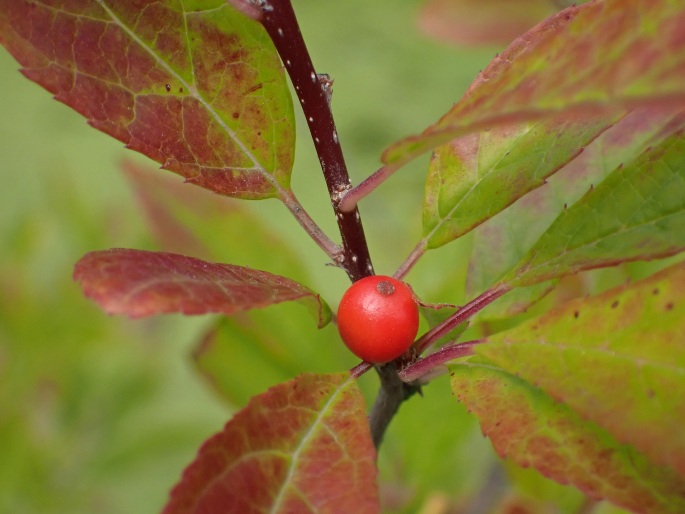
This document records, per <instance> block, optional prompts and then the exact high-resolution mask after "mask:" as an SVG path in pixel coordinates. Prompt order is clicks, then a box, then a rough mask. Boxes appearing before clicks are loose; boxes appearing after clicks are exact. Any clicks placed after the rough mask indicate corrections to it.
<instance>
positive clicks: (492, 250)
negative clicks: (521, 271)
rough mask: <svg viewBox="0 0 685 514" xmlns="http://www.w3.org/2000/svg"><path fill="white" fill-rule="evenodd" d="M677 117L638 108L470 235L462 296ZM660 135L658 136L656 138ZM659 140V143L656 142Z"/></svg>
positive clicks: (506, 300)
mask: <svg viewBox="0 0 685 514" xmlns="http://www.w3.org/2000/svg"><path fill="white" fill-rule="evenodd" d="M680 123H681V114H680V113H675V114H674V113H673V112H672V111H671V110H670V109H668V110H665V109H638V110H635V111H633V112H632V113H631V114H629V115H628V116H626V117H625V118H623V119H622V120H620V121H619V122H618V123H616V124H615V125H614V126H612V127H611V128H609V129H608V130H606V131H605V132H603V133H602V135H601V136H599V137H598V138H597V139H596V140H595V141H593V142H592V144H591V145H589V146H588V147H587V148H585V149H584V150H583V152H582V153H581V154H580V155H579V156H578V157H576V158H575V159H574V160H573V161H571V162H570V163H568V164H567V165H566V166H564V167H563V169H561V170H560V171H559V172H557V173H555V174H554V175H552V176H551V177H549V178H548V179H547V180H546V181H545V182H546V183H545V185H544V186H543V187H540V188H538V189H536V190H534V191H531V192H530V193H528V194H526V195H525V197H523V198H521V199H519V200H518V201H517V202H516V203H514V204H513V205H511V206H510V207H508V208H507V209H506V211H505V212H503V213H502V214H501V215H499V216H495V217H493V218H491V219H489V220H488V221H487V222H485V223H484V224H483V225H481V226H479V227H478V228H476V230H474V232H473V247H472V254H471V258H470V261H469V276H468V281H467V284H466V289H467V296H468V297H470V298H473V297H475V296H477V295H478V294H480V293H482V292H483V291H485V290H486V289H488V288H489V287H491V286H492V285H493V284H494V283H495V282H496V281H497V280H498V279H499V278H501V277H502V276H503V275H504V274H505V273H506V272H508V271H510V270H511V269H512V268H513V267H514V266H515V265H516V264H517V263H518V262H519V261H520V260H521V259H522V258H523V257H524V255H525V254H526V253H527V252H528V251H529V250H530V248H531V247H532V246H533V245H534V244H535V243H536V241H537V240H538V239H539V238H540V236H541V235H542V234H543V233H544V232H545V231H546V230H547V229H548V228H549V226H550V225H551V224H552V222H553V221H554V219H555V218H556V217H557V216H559V214H560V213H561V212H563V211H564V209H565V208H566V206H567V205H572V204H573V203H575V202H576V201H577V200H578V199H579V198H581V197H582V196H583V195H584V194H585V193H586V192H587V191H588V189H590V186H591V185H592V184H599V183H600V182H601V181H602V180H604V178H606V176H607V175H608V174H609V173H611V171H612V170H614V169H616V167H618V166H619V165H621V163H629V162H631V161H632V160H634V159H635V157H636V156H638V155H640V154H641V153H642V152H644V150H645V149H646V148H647V147H648V146H649V145H650V144H654V143H655V138H656V140H657V142H658V141H660V140H661V139H663V137H665V136H667V135H668V134H669V132H670V131H672V130H674V129H677V128H679V126H680V125H679V124H680ZM662 136H663V137H662ZM660 138H661V139H660ZM553 286H554V284H553V283H551V282H546V283H543V284H536V285H534V286H531V287H528V288H518V289H516V290H514V291H511V292H510V293H507V294H506V295H505V296H503V297H502V298H500V299H498V300H496V301H495V302H493V303H492V304H491V305H489V306H488V307H486V308H485V309H483V310H482V311H480V312H479V313H478V314H477V315H476V318H479V319H501V318H505V317H509V316H512V315H514V314H518V313H520V312H522V311H524V310H526V309H527V308H528V307H529V306H530V305H531V304H532V303H535V302H536V301H537V300H539V299H540V298H541V297H542V296H544V295H545V294H546V293H547V292H549V291H550V289H551V288H552V287H553Z"/></svg>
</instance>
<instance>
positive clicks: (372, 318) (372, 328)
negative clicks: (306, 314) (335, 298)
mask: <svg viewBox="0 0 685 514" xmlns="http://www.w3.org/2000/svg"><path fill="white" fill-rule="evenodd" d="M418 329H419V307H418V305H417V303H416V301H415V300H414V295H413V294H412V291H411V289H410V288H409V286H407V284H405V283H404V282H400V281H399V280H396V279H394V278H392V277H384V276H379V275H375V276H371V277H366V278H363V279H361V280H359V281H358V282H355V283H354V284H352V285H351V286H350V288H349V289H348V290H347V291H346V292H345V294H344V295H343V297H342V300H340V307H339V308H338V330H339V331H340V337H342V340H343V342H344V343H345V344H346V345H347V347H348V348H349V349H350V351H351V352H352V353H354V354H355V355H356V356H357V357H359V358H360V359H363V360H365V361H366V362H373V363H375V364H380V363H383V362H388V361H391V360H393V359H396V358H397V357H399V356H400V355H402V354H403V353H404V352H405V351H406V350H407V349H408V348H409V347H410V346H411V344H412V342H414V338H415V337H416V333H417V331H418Z"/></svg>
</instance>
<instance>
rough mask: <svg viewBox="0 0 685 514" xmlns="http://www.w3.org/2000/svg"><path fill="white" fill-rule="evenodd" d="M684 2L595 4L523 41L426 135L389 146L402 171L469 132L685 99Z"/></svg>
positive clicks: (601, 0) (386, 157) (612, 0)
mask: <svg viewBox="0 0 685 514" xmlns="http://www.w3.org/2000/svg"><path fill="white" fill-rule="evenodd" d="M683 20H685V7H684V6H683V4H682V2H673V1H668V0H650V1H645V0H597V1H594V2H589V3H587V4H583V5H581V6H578V7H569V8H568V9H565V10H564V11H562V12H560V13H558V14H556V15H554V16H551V17H550V18H548V19H546V20H545V21H543V22H542V23H540V24H538V25H536V26H535V27H533V28H532V29H531V30H529V31H528V32H526V33H525V34H524V35H522V36H521V37H519V38H517V39H516V40H515V41H514V42H512V44H511V45H510V46H509V47H508V48H507V49H506V50H505V51H504V52H503V53H502V54H501V55H500V56H499V57H496V58H495V59H493V61H492V62H491V63H490V64H489V65H488V67H487V68H486V69H485V70H484V71H483V72H482V73H481V74H480V75H479V76H478V77H477V78H476V80H475V81H474V82H473V84H472V85H471V87H470V88H469V90H468V91H467V92H466V94H465V95H464V97H463V98H462V99H461V100H460V101H459V102H458V103H456V104H455V105H454V106H453V107H452V108H451V109H450V110H449V111H448V112H447V113H446V114H445V115H444V116H443V117H442V118H441V119H440V120H439V121H438V122H436V123H435V124H433V125H431V126H429V127H428V128H426V129H425V130H424V131H423V133H421V134H417V135H414V136H409V137H407V138H405V139H403V140H401V141H399V142H397V143H395V144H394V145H392V146H390V147H389V148H387V149H386V150H385V152H384V154H383V162H385V163H386V164H391V165H392V166H393V167H398V166H400V165H402V164H403V163H405V162H407V161H409V160H411V159H413V158H414V157H416V156H417V155H420V154H421V153H423V152H425V151H427V150H430V149H431V148H434V147H436V146H439V145H440V144H443V143H446V142H448V141H450V140H453V139H455V138H457V137H461V136H463V135H465V134H469V133H473V132H480V131H483V130H487V129H492V128H493V127H496V126H500V125H507V124H510V123H518V122H523V121H526V120H539V119H545V118H549V117H552V116H559V117H560V116H561V115H562V114H564V113H565V114H567V120H568V121H573V120H577V119H579V118H593V119H600V118H602V117H603V116H613V115H616V114H620V113H623V112H625V111H626V110H628V109H632V108H636V107H645V106H658V105H662V106H671V105H672V106H676V105H680V106H682V105H683V103H684V102H685V88H683V84H684V83H685V82H684V79H685V45H683V30H682V27H683Z"/></svg>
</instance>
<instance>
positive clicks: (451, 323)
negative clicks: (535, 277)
mask: <svg viewBox="0 0 685 514" xmlns="http://www.w3.org/2000/svg"><path fill="white" fill-rule="evenodd" d="M510 289H511V288H510V286H508V285H506V284H498V285H496V286H494V287H492V288H491V289H488V290H487V291H485V292H484V293H483V294H481V295H480V296H478V297H476V298H475V299H473V300H471V301H470V302H469V303H467V304H466V305H463V306H462V307H461V308H460V309H459V310H458V311H457V312H455V313H454V314H452V316H450V317H449V318H447V319H446V320H445V321H443V322H442V323H439V324H438V325H436V326H434V327H433V328H432V329H431V330H429V331H428V332H426V333H425V334H424V335H422V336H421V337H420V338H419V339H418V340H417V341H415V342H414V348H415V349H416V352H417V353H418V354H419V355H420V354H421V353H423V351H424V350H425V349H426V348H428V347H429V346H430V345H431V344H433V342H435V341H437V340H438V339H440V338H441V337H443V336H445V335H447V333H448V332H450V331H451V330H452V329H454V328H456V327H457V326H458V325H460V324H461V323H463V322H464V321H466V320H467V319H469V318H470V317H471V316H473V315H474V314H476V313H477V312H478V311H480V310H481V309H483V308H485V307H486V306H487V305H489V304H490V303H492V302H494V301H495V300H497V298H499V297H500V296H502V295H503V294H504V293H506V292H507V291H509V290H510Z"/></svg>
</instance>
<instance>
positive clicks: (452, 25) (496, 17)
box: [419, 0, 554, 45]
mask: <svg viewBox="0 0 685 514" xmlns="http://www.w3.org/2000/svg"><path fill="white" fill-rule="evenodd" d="M553 12H554V6H553V5H552V2H550V1H549V0H488V1H487V2H483V1H480V0H428V1H427V2H425V4H424V5H423V7H422V8H421V12H420V13H419V24H420V26H421V28H422V29H423V31H424V32H425V33H426V34H428V35H430V36H433V37H435V38H438V39H441V40H443V41H447V42H449V43H456V44H460V45H464V44H465V45H483V44H495V45H499V44H506V43H509V42H510V41H511V40H512V39H514V38H515V37H516V36H518V35H519V34H522V33H523V32H525V31H526V30H528V29H529V28H530V27H532V26H533V25H535V24H536V23H537V22H539V21H540V20H542V19H544V18H546V17H547V16H549V15H550V14H552V13H553Z"/></svg>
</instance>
